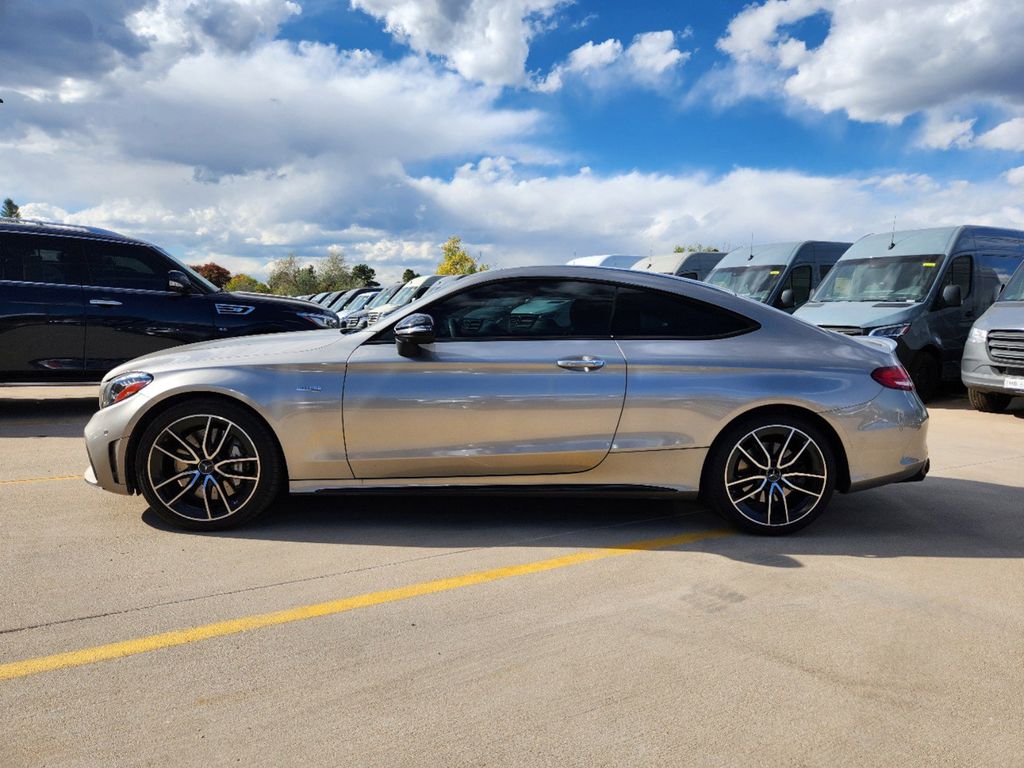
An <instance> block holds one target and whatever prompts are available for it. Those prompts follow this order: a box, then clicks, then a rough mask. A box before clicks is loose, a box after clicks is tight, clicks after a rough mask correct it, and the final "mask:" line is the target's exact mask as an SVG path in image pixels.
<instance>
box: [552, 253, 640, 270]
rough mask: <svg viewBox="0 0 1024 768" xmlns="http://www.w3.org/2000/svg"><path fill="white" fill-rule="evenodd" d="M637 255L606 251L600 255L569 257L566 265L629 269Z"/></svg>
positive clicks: (635, 260) (634, 262)
mask: <svg viewBox="0 0 1024 768" xmlns="http://www.w3.org/2000/svg"><path fill="white" fill-rule="evenodd" d="M638 258H639V256H629V255H628V254H623V253H606V254H604V255H601V256H579V257H577V258H575V259H570V260H569V262H568V265H567V266H571V267H613V268H615V269H629V268H630V267H632V266H633V265H634V264H636V262H637V259H638Z"/></svg>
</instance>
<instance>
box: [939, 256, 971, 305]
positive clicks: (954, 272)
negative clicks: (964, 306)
mask: <svg viewBox="0 0 1024 768" xmlns="http://www.w3.org/2000/svg"><path fill="white" fill-rule="evenodd" d="M947 285H959V286H960V293H961V295H962V296H963V297H964V298H965V299H966V298H967V297H968V296H970V295H971V257H970V256H957V257H956V258H955V259H953V263H952V264H950V265H949V271H948V272H946V279H945V280H943V281H942V287H943V288H945V287H946V286H947Z"/></svg>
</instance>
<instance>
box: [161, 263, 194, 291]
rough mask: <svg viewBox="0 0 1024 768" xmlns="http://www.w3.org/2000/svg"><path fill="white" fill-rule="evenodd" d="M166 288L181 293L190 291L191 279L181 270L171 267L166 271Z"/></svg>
mask: <svg viewBox="0 0 1024 768" xmlns="http://www.w3.org/2000/svg"><path fill="white" fill-rule="evenodd" d="M167 290H168V291H173V292H174V293H181V294H186V293H192V281H190V280H189V279H188V275H186V274H185V273H184V272H182V271H181V270H178V269H172V270H171V271H170V272H168V273H167Z"/></svg>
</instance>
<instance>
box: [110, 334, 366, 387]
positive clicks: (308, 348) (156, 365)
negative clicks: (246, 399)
mask: <svg viewBox="0 0 1024 768" xmlns="http://www.w3.org/2000/svg"><path fill="white" fill-rule="evenodd" d="M334 344H337V345H339V349H338V351H337V355H336V359H337V360H338V361H339V362H343V361H345V360H346V359H347V358H348V354H349V350H348V349H347V347H350V346H354V341H353V337H352V336H343V335H342V334H341V333H339V332H338V330H337V329H336V328H329V329H327V330H322V331H296V332H294V333H267V334H262V335H259V336H242V337H234V338H230V339H219V340H217V341H204V342H200V343H199V344H186V345H185V346H181V347H172V348H171V349H168V350H166V351H164V352H154V353H153V354H151V355H144V356H142V357H137V358H135V359H134V360H129V361H128V362H127V363H124V364H122V365H119V366H118V367H117V368H114V369H113V370H112V371H110V372H109V373H108V374H107V375H106V376H105V377H104V381H106V380H108V379H111V378H113V377H114V376H117V375H119V374H122V373H126V372H128V371H146V372H147V373H158V372H160V371H175V370H189V369H194V368H207V367H221V366H231V365H236V364H237V365H260V364H263V365H287V364H294V363H302V362H313V360H314V356H313V355H312V353H313V351H314V350H318V349H322V348H324V347H328V346H331V345H334ZM332 358H335V355H332Z"/></svg>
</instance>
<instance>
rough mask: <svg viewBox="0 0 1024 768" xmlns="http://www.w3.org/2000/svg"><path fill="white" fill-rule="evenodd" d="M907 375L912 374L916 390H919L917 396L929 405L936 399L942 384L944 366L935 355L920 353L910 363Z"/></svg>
mask: <svg viewBox="0 0 1024 768" xmlns="http://www.w3.org/2000/svg"><path fill="white" fill-rule="evenodd" d="M907 373H908V374H910V378H911V380H912V381H913V382H914V389H916V390H917V396H918V397H920V398H921V402H922V403H927V402H929V401H930V400H931V399H932V398H933V397H935V393H936V392H938V389H939V385H940V384H941V383H942V364H941V363H939V360H938V358H937V357H935V355H933V354H932V353H930V352H918V353H917V354H916V355H914V359H913V360H911V361H910V365H909V366H908V367H907Z"/></svg>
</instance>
